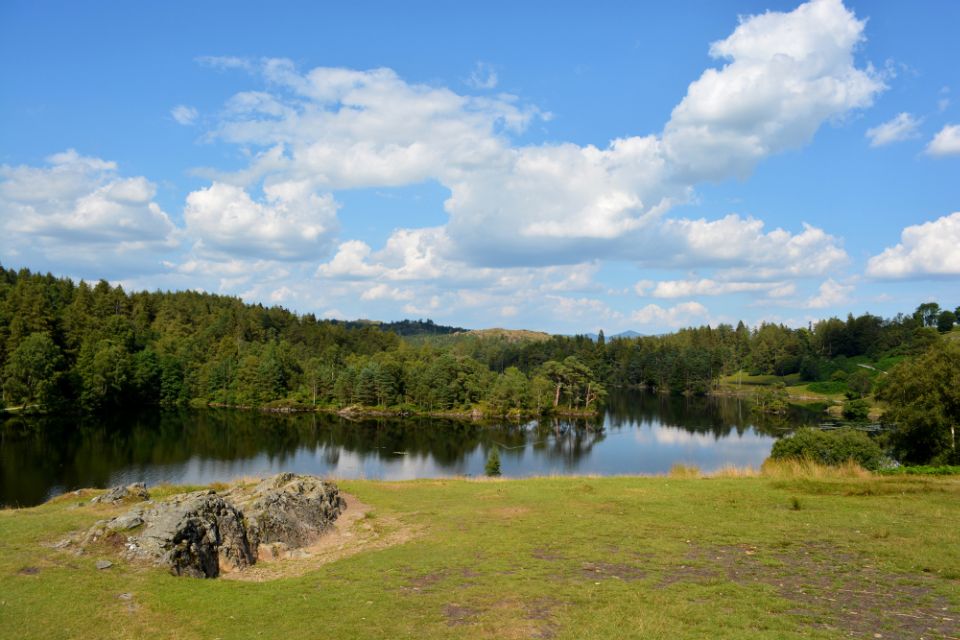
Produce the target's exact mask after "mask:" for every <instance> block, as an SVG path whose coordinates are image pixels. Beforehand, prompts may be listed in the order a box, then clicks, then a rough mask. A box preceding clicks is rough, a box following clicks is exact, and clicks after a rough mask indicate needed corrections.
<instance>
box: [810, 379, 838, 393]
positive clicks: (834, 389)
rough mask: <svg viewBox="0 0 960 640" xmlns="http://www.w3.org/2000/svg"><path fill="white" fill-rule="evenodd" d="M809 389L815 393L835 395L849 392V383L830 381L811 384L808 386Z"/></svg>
mask: <svg viewBox="0 0 960 640" xmlns="http://www.w3.org/2000/svg"><path fill="white" fill-rule="evenodd" d="M807 388H808V389H810V391H813V392H814V393H823V394H826V395H834V394H837V393H844V392H845V391H846V390H847V383H845V382H843V381H842V380H830V381H826V382H811V383H810V384H808V385H807Z"/></svg>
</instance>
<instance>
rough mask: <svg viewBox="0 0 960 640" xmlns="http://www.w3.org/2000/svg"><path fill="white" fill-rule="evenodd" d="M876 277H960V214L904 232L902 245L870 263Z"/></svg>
mask: <svg viewBox="0 0 960 640" xmlns="http://www.w3.org/2000/svg"><path fill="white" fill-rule="evenodd" d="M867 275H868V276H872V277H874V278H912V277H923V276H956V275H960V212H955V213H952V214H950V215H948V216H943V217H942V218H937V219H936V220H933V221H931V222H925V223H923V224H918V225H912V226H909V227H907V228H906V229H904V230H903V233H902V234H901V235H900V243H899V244H897V245H896V246H893V247H889V248H887V249H884V251H883V252H882V253H880V254H879V255H876V256H873V257H872V258H870V260H869V261H868V262H867Z"/></svg>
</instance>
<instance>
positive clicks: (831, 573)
mask: <svg viewBox="0 0 960 640" xmlns="http://www.w3.org/2000/svg"><path fill="white" fill-rule="evenodd" d="M688 559H689V560H690V564H689V565H682V566H681V567H680V568H679V569H674V570H673V572H672V573H671V574H670V575H668V576H667V577H666V578H664V580H662V581H661V582H660V584H659V585H658V586H660V587H661V588H663V587H666V586H669V585H671V584H675V583H677V582H705V581H715V580H718V579H721V580H722V579H726V580H729V581H731V582H735V583H737V584H757V583H759V584H764V585H769V586H771V587H773V588H774V589H775V590H776V592H777V594H778V595H779V596H780V597H782V598H784V599H786V600H789V601H792V602H795V603H796V604H797V605H798V606H797V607H796V608H795V609H792V610H790V611H788V612H787V613H788V614H789V615H796V616H801V617H802V618H805V619H807V620H808V622H809V625H810V626H812V627H817V628H822V629H826V630H828V631H832V632H838V633H842V634H843V635H844V637H854V638H881V637H882V638H957V637H960V608H957V607H956V605H954V604H953V603H951V602H950V601H948V600H947V599H946V598H944V597H943V596H941V595H939V594H937V593H936V590H935V588H936V587H937V586H942V585H944V582H943V579H942V578H937V577H934V576H929V575H923V574H902V573H889V572H885V571H882V570H880V569H878V568H877V567H876V566H873V565H871V564H870V561H869V559H868V558H865V557H859V556H856V555H853V554H851V553H848V552H844V551H842V550H840V549H837V548H836V547H833V546H830V545H826V544H803V545H794V546H792V547H791V548H789V549H787V550H780V551H773V550H763V549H759V548H757V547H751V546H747V545H741V546H722V547H710V548H698V549H694V550H692V551H691V552H690V553H689V554H688ZM951 585H953V586H954V588H955V586H956V585H955V582H954V581H951Z"/></svg>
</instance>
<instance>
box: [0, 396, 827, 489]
mask: <svg viewBox="0 0 960 640" xmlns="http://www.w3.org/2000/svg"><path fill="white" fill-rule="evenodd" d="M817 418H818V416H816V415H814V414H811V413H805V412H802V411H798V412H796V413H794V414H791V415H790V416H787V417H786V418H778V419H774V420H771V419H767V418H764V417H758V416H757V415H755V414H752V413H751V411H750V403H749V402H746V401H741V400H737V399H735V398H677V397H666V396H660V395H656V394H652V393H644V392H623V391H622V392H615V393H612V394H611V397H610V398H609V401H608V406H607V408H606V411H605V412H604V415H603V416H602V417H598V418H597V419H596V420H594V421H590V422H583V421H581V422H578V423H572V422H570V421H542V422H530V423H527V424H521V425H516V424H501V425H493V426H489V425H487V426H485V425H481V424H475V423H463V422H455V421H449V420H439V419H426V418H417V419H404V420H393V419H391V420H361V421H353V420H347V419H344V418H340V417H338V416H330V415H325V414H295V415H274V414H266V413H260V412H256V411H236V410H226V409H207V410H193V411H189V410H182V411H158V410H155V409H153V410H150V411H144V412H140V413H136V414H125V415H115V416H111V417H110V418H99V419H93V418H85V419H82V420H80V419H77V418H74V419H57V418H52V417H45V418H19V417H18V418H11V419H8V420H7V421H6V422H4V423H3V424H2V425H0V505H3V506H16V505H20V506H27V505H34V504H38V503H40V502H43V501H44V500H47V499H49V498H51V497H53V496H55V495H58V494H60V493H63V492H65V491H71V490H73V489H77V488H81V487H108V486H114V485H118V484H127V483H130V482H136V481H144V482H146V483H147V485H148V486H149V485H153V484H157V483H160V482H172V483H177V484H207V483H210V482H215V481H229V480H232V479H234V478H237V477H240V476H259V475H266V474H271V473H276V472H279V471H293V472H297V473H309V474H316V475H321V476H332V477H334V478H380V479H387V480H406V479H412V478H433V477H443V476H476V475H482V474H483V472H484V465H485V463H486V460H487V455H488V454H489V451H490V449H491V448H492V447H493V446H494V445H497V446H499V447H500V454H501V455H500V460H501V468H502V471H503V475H504V476H506V477H523V476H538V475H577V474H598V475H621V474H663V473H667V472H668V471H669V470H670V467H671V466H673V465H674V464H676V463H683V464H690V465H696V466H698V467H700V469H701V470H703V471H712V470H715V469H719V468H721V467H723V466H726V465H735V466H738V467H744V466H751V467H759V466H760V464H761V463H762V462H763V460H764V459H765V458H766V457H767V456H768V455H769V454H770V448H771V446H772V445H773V442H774V441H775V440H776V437H777V436H778V435H782V434H783V433H784V432H787V431H789V430H792V429H793V428H796V427H797V426H800V425H801V424H807V423H811V424H812V423H815V422H816V421H817Z"/></svg>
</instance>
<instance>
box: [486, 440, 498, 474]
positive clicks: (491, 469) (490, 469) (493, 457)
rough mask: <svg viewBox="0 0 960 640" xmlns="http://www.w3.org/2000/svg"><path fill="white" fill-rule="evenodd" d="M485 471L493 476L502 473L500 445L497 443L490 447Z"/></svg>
mask: <svg viewBox="0 0 960 640" xmlns="http://www.w3.org/2000/svg"><path fill="white" fill-rule="evenodd" d="M484 472H485V473H486V474H487V475H488V476H491V477H493V476H499V475H500V447H498V446H497V445H493V448H492V449H490V455H489V456H487V464H486V466H485V467H484Z"/></svg>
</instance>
